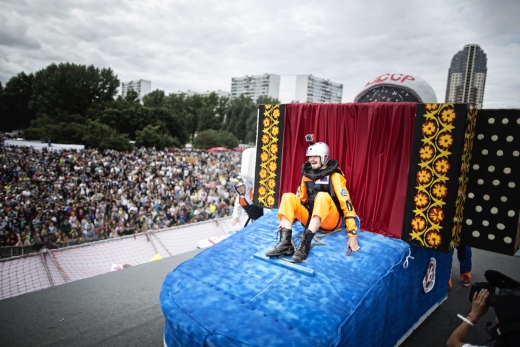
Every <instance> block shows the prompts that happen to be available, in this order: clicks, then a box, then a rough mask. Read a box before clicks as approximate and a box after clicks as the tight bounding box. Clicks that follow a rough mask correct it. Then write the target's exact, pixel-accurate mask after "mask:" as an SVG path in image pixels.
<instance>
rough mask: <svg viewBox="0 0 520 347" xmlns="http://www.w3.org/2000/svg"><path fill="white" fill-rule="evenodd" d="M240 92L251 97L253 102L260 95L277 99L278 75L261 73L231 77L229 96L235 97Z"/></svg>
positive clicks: (278, 88) (278, 89)
mask: <svg viewBox="0 0 520 347" xmlns="http://www.w3.org/2000/svg"><path fill="white" fill-rule="evenodd" d="M242 94H243V95H244V96H249V97H251V99H253V101H254V102H256V100H257V99H258V97H259V96H261V95H266V96H270V97H272V98H275V99H278V97H279V94H280V76H279V75H273V74H268V73H265V74H263V75H255V76H244V77H233V78H232V79H231V98H237V97H239V96H240V95H242Z"/></svg>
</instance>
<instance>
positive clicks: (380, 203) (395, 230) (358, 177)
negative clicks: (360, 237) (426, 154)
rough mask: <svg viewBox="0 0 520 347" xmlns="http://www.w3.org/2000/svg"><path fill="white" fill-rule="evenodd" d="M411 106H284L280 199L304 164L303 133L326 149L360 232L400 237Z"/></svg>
mask: <svg viewBox="0 0 520 347" xmlns="http://www.w3.org/2000/svg"><path fill="white" fill-rule="evenodd" d="M415 108H416V103H412V102H406V103H385V102H375V103H348V104H287V105H286V108H285V121H284V126H285V129H284V137H283V154H282V155H283V157H282V178H281V187H280V189H281V191H280V196H281V194H283V193H285V192H288V191H292V192H294V191H295V190H296V188H297V186H298V182H299V179H300V178H301V167H302V165H303V163H304V162H305V161H306V160H307V159H306V157H305V149H306V148H307V146H308V144H307V143H306V142H305V134H314V135H315V139H316V141H318V142H325V143H327V144H328V145H329V147H330V149H331V158H332V159H337V160H338V161H339V167H340V168H341V170H343V172H344V173H345V176H346V178H347V188H348V190H349V192H350V195H351V198H352V203H353V204H354V208H355V209H356V212H357V213H358V215H359V218H360V220H361V228H362V229H363V230H369V231H372V232H376V233H379V234H383V235H386V236H392V237H396V238H400V237H401V231H402V224H403V214H404V207H405V202H406V187H407V179H408V170H409V166H410V154H411V149H412V138H413V125H414V119H415Z"/></svg>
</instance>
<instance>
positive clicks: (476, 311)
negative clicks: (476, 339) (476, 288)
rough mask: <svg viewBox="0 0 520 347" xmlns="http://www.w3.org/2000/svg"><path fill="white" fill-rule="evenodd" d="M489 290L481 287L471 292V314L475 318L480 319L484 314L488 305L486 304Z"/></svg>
mask: <svg viewBox="0 0 520 347" xmlns="http://www.w3.org/2000/svg"><path fill="white" fill-rule="evenodd" d="M488 296H489V291H488V290H487V289H482V290H481V291H480V292H478V293H477V292H475V294H473V301H472V302H471V315H473V316H474V317H475V318H477V319H480V318H482V316H484V315H485V314H486V312H487V311H488V309H489V306H488V305H487V304H486V301H487V298H488Z"/></svg>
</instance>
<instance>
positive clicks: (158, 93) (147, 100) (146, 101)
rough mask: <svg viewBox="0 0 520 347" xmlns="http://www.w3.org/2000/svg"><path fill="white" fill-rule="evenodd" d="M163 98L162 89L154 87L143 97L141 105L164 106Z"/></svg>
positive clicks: (164, 97)
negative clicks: (154, 88)
mask: <svg viewBox="0 0 520 347" xmlns="http://www.w3.org/2000/svg"><path fill="white" fill-rule="evenodd" d="M165 99H166V95H165V94H164V91H162V90H159V89H156V90H154V91H153V92H150V93H148V94H146V95H145V96H144V97H143V105H144V106H145V107H164V106H165Z"/></svg>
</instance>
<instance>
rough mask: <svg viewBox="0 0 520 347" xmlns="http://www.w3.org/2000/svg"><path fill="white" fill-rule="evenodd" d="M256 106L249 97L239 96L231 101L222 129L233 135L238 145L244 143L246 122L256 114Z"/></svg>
mask: <svg viewBox="0 0 520 347" xmlns="http://www.w3.org/2000/svg"><path fill="white" fill-rule="evenodd" d="M256 110H257V105H256V104H255V103H254V102H253V100H252V99H251V98H250V97H245V96H244V95H240V96H239V97H238V98H235V99H233V100H232V101H231V103H230V107H229V110H228V111H227V113H226V120H225V123H224V125H223V129H225V130H227V131H229V132H230V133H232V134H233V135H235V136H236V137H237V138H238V139H239V141H240V143H244V142H245V140H246V133H247V121H248V119H249V118H250V117H251V114H252V113H253V112H254V113H256Z"/></svg>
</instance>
